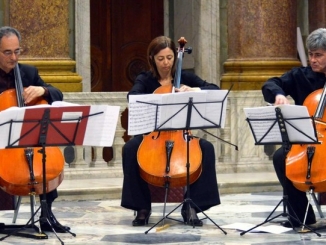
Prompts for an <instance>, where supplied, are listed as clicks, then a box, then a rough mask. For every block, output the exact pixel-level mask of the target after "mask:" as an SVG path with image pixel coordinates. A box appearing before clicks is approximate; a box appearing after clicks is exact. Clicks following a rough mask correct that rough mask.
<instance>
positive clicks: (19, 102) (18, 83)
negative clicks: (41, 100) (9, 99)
mask: <svg viewBox="0 0 326 245" xmlns="http://www.w3.org/2000/svg"><path fill="white" fill-rule="evenodd" d="M14 75H15V86H16V96H17V105H18V107H24V106H25V102H24V98H23V91H24V87H23V82H22V79H21V76H20V70H19V67H18V63H17V64H16V65H15V67H14Z"/></svg>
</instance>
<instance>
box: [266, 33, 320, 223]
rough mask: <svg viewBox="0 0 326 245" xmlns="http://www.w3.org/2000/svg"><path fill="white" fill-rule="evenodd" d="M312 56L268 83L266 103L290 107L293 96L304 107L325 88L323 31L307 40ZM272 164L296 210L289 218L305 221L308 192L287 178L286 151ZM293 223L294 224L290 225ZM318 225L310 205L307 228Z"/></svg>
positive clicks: (281, 152) (290, 220)
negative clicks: (310, 96) (304, 62)
mask: <svg viewBox="0 0 326 245" xmlns="http://www.w3.org/2000/svg"><path fill="white" fill-rule="evenodd" d="M306 47H307V50H308V55H309V66H308V67H299V68H293V69H292V70H290V71H288V72H286V73H285V74H283V75H282V76H281V77H273V78H270V79H268V80H267V81H266V83H265V84H264V85H263V87H262V93H263V96H264V99H265V100H266V101H267V102H269V103H274V104H275V105H282V104H289V100H288V98H287V97H286V96H291V97H292V98H293V100H294V102H295V104H296V105H302V104H303V102H304V100H305V99H306V97H307V96H308V95H309V94H310V93H312V92H313V91H315V90H318V89H321V88H323V87H324V84H325V82H326V78H325V75H326V29H325V28H320V29H317V30H315V31H313V32H312V33H311V34H310V35H309V36H308V37H307V40H306ZM273 164H274V168H275V171H276V174H277V177H278V179H279V181H280V183H281V185H282V186H283V188H284V190H285V193H286V194H287V195H288V202H289V204H290V206H291V207H292V208H293V211H294V212H292V209H291V208H288V211H289V214H290V215H291V216H293V217H296V216H295V215H297V216H298V218H299V220H300V221H301V222H303V221H304V216H305V212H306V208H307V205H308V199H307V196H306V193H305V192H302V191H300V190H298V189H296V188H295V187H294V185H293V184H292V182H291V181H290V180H289V179H287V178H285V179H284V175H285V156H284V154H283V148H282V147H281V148H280V149H278V150H277V151H276V152H275V153H274V156H273ZM291 223H292V224H291ZM314 223H316V217H315V213H314V210H313V208H312V206H311V205H310V204H309V209H308V213H307V219H306V222H305V224H306V225H311V224H314ZM282 225H283V226H285V227H292V225H293V227H299V226H300V224H299V222H297V221H295V220H294V219H292V218H290V219H289V221H286V222H283V223H282Z"/></svg>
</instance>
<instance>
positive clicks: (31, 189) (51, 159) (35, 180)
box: [0, 64, 65, 196]
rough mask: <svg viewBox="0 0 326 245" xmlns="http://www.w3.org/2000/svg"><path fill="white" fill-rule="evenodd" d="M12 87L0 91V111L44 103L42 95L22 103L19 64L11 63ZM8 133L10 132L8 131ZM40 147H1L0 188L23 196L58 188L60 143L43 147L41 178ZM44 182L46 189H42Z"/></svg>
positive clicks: (60, 176) (61, 176) (61, 173)
mask: <svg viewBox="0 0 326 245" xmlns="http://www.w3.org/2000/svg"><path fill="white" fill-rule="evenodd" d="M14 74H15V86H16V88H15V89H9V90H5V91H4V92H3V93H1V94H0V111H3V110H5V109H8V108H10V107H14V106H16V107H17V106H18V107H24V106H32V105H38V104H47V101H46V100H44V99H43V98H39V99H37V100H34V101H32V102H31V103H29V104H28V105H25V103H24V100H23V96H22V94H23V91H24V88H23V83H22V80H21V77H20V71H19V67H18V64H17V65H16V66H15V67H14ZM8 133H9V132H8ZM42 150H43V149H42V147H27V148H24V149H23V148H6V149H0V188H1V189H2V190H3V191H5V192H7V193H9V194H11V195H19V196H25V195H30V194H32V193H33V194H43V193H44V191H45V192H46V193H47V192H50V191H52V190H54V189H55V188H57V187H58V186H59V185H60V183H61V182H62V180H63V168H64V163H65V161H64V157H63V154H62V152H61V150H60V148H59V147H46V154H47V157H46V170H45V173H46V176H45V180H46V181H45V183H44V181H43V179H44V175H43V162H42V161H43V155H42V154H43V153H42ZM44 186H45V188H46V190H43V187H44Z"/></svg>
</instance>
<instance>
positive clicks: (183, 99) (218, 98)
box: [128, 90, 228, 135]
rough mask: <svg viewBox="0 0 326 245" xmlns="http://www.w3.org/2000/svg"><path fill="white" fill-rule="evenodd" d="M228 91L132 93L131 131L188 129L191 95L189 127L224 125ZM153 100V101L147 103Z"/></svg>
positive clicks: (129, 118) (129, 116)
mask: <svg viewBox="0 0 326 245" xmlns="http://www.w3.org/2000/svg"><path fill="white" fill-rule="evenodd" d="M227 94H228V90H201V91H198V92H183V93H168V94H146V95H130V96H129V115H128V122H129V123H128V134H129V135H136V134H144V133H148V132H152V131H154V130H155V129H158V130H160V129H186V126H187V124H186V123H187V117H188V107H189V106H188V103H189V98H192V104H193V105H192V106H191V107H190V108H191V117H190V125H189V129H197V128H213V127H221V128H223V127H224V125H225V115H226V106H227V99H226V96H227ZM148 103H150V104H148Z"/></svg>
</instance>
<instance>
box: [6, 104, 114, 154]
mask: <svg viewBox="0 0 326 245" xmlns="http://www.w3.org/2000/svg"><path fill="white" fill-rule="evenodd" d="M76 106H77V108H82V107H91V109H90V115H92V114H95V113H99V114H97V115H93V116H89V117H87V119H88V122H87V128H86V131H85V136H84V139H83V144H82V145H88V146H112V144H113V140H114V136H115V130H116V127H117V122H118V119H119V115H120V106H108V105H92V106H90V105H76V104H72V103H68V104H66V103H59V104H55V106H54V109H55V108H60V107H64V108H76ZM43 107H44V108H45V107H50V108H51V107H52V106H51V105H41V106H40V105H37V106H28V107H11V108H8V109H6V110H4V111H1V112H0V134H1V135H2V137H0V148H1V149H2V148H6V147H7V146H8V145H9V144H12V143H13V142H14V141H15V140H18V139H20V137H21V131H22V127H23V121H24V118H25V115H26V111H27V110H29V111H34V110H39V109H40V108H43ZM74 111H78V110H72V111H70V112H68V114H69V115H70V116H72V115H74ZM65 115H67V113H63V116H65ZM78 115H79V114H78ZM41 117H42V115H36V118H37V119H41ZM72 118H76V116H73V117H72ZM11 120H12V121H14V122H13V123H12V129H11V132H10V133H9V130H10V123H9V122H10V121H11ZM62 123H63V124H64V123H65V122H62ZM9 134H10V137H11V141H10V142H8V139H9ZM18 143H19V142H17V143H15V144H14V145H13V146H18Z"/></svg>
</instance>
